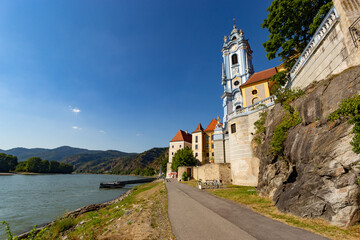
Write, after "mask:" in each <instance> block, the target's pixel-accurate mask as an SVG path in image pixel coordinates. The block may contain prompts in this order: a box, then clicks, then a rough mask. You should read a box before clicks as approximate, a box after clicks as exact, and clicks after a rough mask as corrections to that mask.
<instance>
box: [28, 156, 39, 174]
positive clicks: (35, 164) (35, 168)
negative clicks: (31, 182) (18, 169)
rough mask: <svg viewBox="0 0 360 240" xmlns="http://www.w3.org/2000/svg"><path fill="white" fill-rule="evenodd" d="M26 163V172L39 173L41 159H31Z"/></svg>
mask: <svg viewBox="0 0 360 240" xmlns="http://www.w3.org/2000/svg"><path fill="white" fill-rule="evenodd" d="M26 161H27V165H26V171H27V172H34V173H40V172H41V162H42V159H41V158H39V157H31V158H29V159H28V160H26Z"/></svg>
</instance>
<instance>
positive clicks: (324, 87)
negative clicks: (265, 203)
mask: <svg viewBox="0 0 360 240" xmlns="http://www.w3.org/2000/svg"><path fill="white" fill-rule="evenodd" d="M356 94H360V67H355V68H352V69H348V70H347V71H345V72H343V73H341V74H339V75H338V76H335V77H333V78H332V79H328V80H324V81H321V82H318V83H316V84H313V85H311V86H309V87H308V88H307V89H306V90H305V95H304V96H302V97H301V98H299V99H297V100H296V101H294V102H293V103H291V105H292V106H293V107H294V108H295V109H296V110H297V111H298V112H299V113H300V116H301V118H302V124H299V125H297V126H296V127H294V128H292V129H290V130H289V131H288V132H287V134H288V135H287V138H286V141H285V143H284V156H283V157H279V156H274V155H273V154H272V153H271V147H270V142H271V140H272V137H273V133H274V129H275V127H276V125H277V124H278V123H279V122H280V121H281V119H282V116H283V114H284V109H283V108H282V107H281V106H280V105H279V104H278V105H276V106H275V107H274V108H273V109H271V110H270V111H269V113H268V116H267V119H266V123H265V125H266V133H265V134H264V136H262V139H263V144H261V145H257V144H254V152H255V155H256V156H257V157H258V158H259V159H260V172H259V184H258V190H259V193H260V194H261V195H263V196H269V197H271V198H273V201H274V203H275V205H276V206H277V208H278V209H279V210H280V211H283V212H290V213H292V214H295V215H298V216H301V217H310V218H317V217H320V218H324V219H326V220H328V221H329V222H330V223H332V224H334V225H338V226H349V225H353V224H355V223H357V222H359V221H360V186H359V185H358V184H357V179H358V178H360V169H359V167H360V165H359V164H360V154H356V153H354V152H353V151H352V145H350V142H351V140H352V137H353V134H352V133H351V130H352V128H353V125H350V124H348V123H347V121H346V120H337V121H336V122H327V118H328V116H329V114H330V113H331V112H333V111H335V110H336V109H337V108H338V107H339V104H340V103H341V101H342V100H343V99H346V98H349V97H352V96H354V95H356Z"/></svg>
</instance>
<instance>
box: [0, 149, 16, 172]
mask: <svg viewBox="0 0 360 240" xmlns="http://www.w3.org/2000/svg"><path fill="white" fill-rule="evenodd" d="M17 164H18V160H17V157H16V156H12V155H7V154H5V153H0V172H9V171H14V170H15V168H16V165H17Z"/></svg>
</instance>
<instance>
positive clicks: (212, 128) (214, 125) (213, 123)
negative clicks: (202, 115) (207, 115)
mask: <svg viewBox="0 0 360 240" xmlns="http://www.w3.org/2000/svg"><path fill="white" fill-rule="evenodd" d="M216 124H217V120H216V119H215V118H214V119H213V120H211V122H210V123H209V125H208V126H207V127H206V129H205V132H210V131H214V129H215V128H216ZM220 124H221V126H222V123H220Z"/></svg>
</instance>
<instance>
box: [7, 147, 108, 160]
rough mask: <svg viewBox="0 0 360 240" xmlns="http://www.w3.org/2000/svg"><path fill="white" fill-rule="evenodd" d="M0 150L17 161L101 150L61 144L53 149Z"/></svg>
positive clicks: (57, 158)
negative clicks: (15, 157) (14, 157)
mask: <svg viewBox="0 0 360 240" xmlns="http://www.w3.org/2000/svg"><path fill="white" fill-rule="evenodd" d="M0 152H2V153H5V154H10V155H13V156H17V158H18V161H19V162H21V161H25V160H27V159H28V158H30V157H40V158H42V159H44V160H49V161H61V160H62V159H63V158H66V157H69V156H73V155H76V154H84V153H88V154H90V153H98V152H102V151H97V150H88V149H82V148H73V147H68V146H62V147H58V148H54V149H45V148H21V147H19V148H12V149H9V150H1V149H0Z"/></svg>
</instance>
